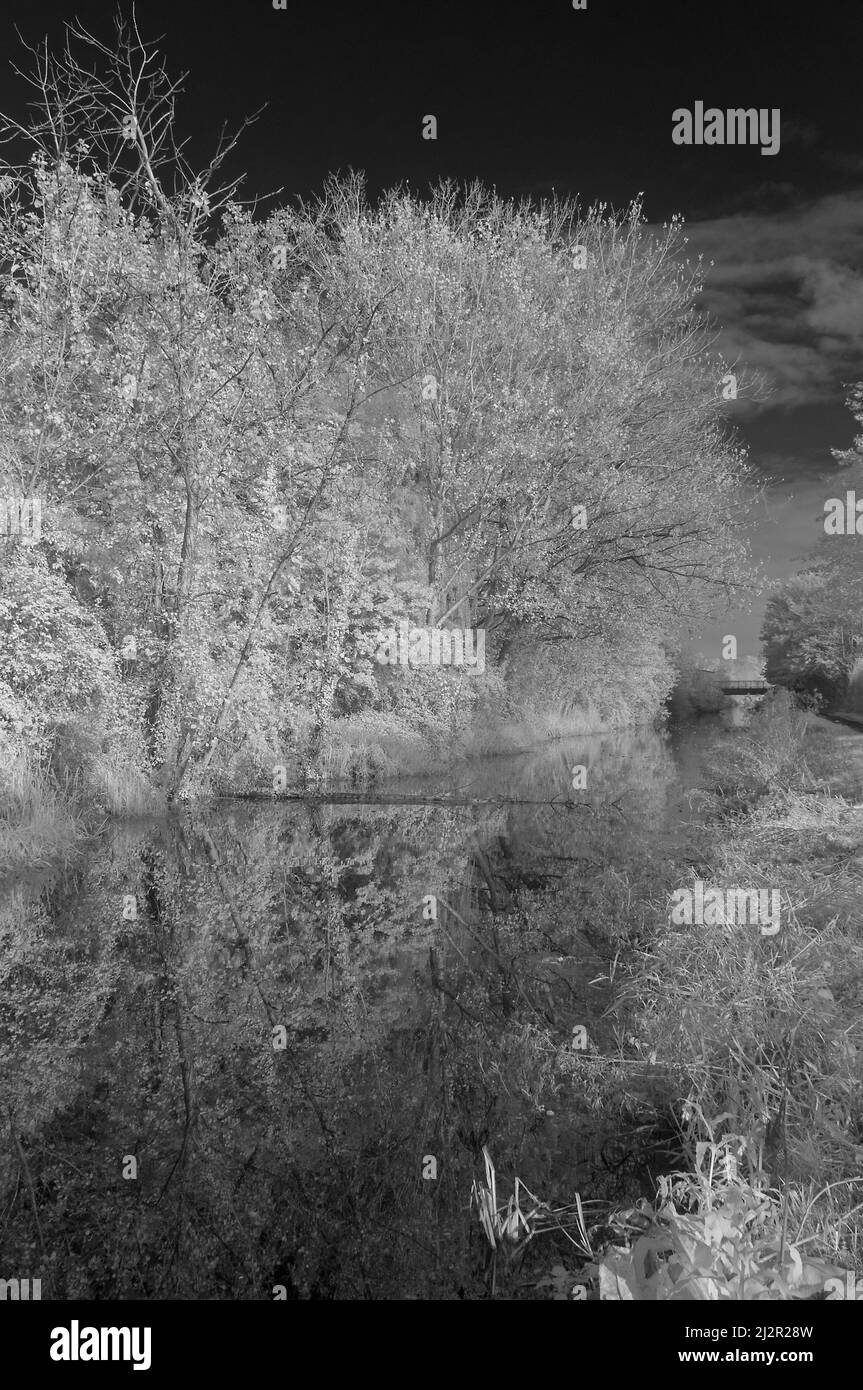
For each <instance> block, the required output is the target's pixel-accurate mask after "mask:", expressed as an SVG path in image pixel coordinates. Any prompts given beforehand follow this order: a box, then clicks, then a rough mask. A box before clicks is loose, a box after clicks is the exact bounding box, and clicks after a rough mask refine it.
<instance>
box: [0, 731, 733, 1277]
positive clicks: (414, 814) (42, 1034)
mask: <svg viewBox="0 0 863 1390" xmlns="http://www.w3.org/2000/svg"><path fill="white" fill-rule="evenodd" d="M715 733H716V726H715V725H713V724H711V723H709V722H707V721H703V722H702V723H700V724H699V725H697V726H693V727H692V728H691V729H689V730H688V731H685V732H683V733H682V734H678V735H676V736H675V738H674V739H670V738H669V737H668V736H667V735H663V734H657V733H653V732H645V731H640V732H635V733H628V734H625V735H617V736H614V737H610V738H591V739H584V740H580V741H579V742H578V743H574V744H571V745H570V744H566V745H564V744H555V745H553V746H551V745H550V746H549V747H547V748H543V749H540V750H538V751H537V752H535V753H532V754H529V755H521V756H518V757H508V758H497V759H490V760H488V761H487V762H485V763H483V764H482V765H480V766H479V767H474V766H472V767H470V768H469V769H467V768H466V769H462V770H461V771H460V772H459V773H457V774H453V775H450V776H449V777H446V778H444V777H441V778H437V779H431V780H425V781H423V782H422V783H413V784H409V783H402V784H400V785H399V787H398V789H397V791H398V793H399V794H400V795H402V796H405V795H416V796H425V797H430V796H432V795H437V796H442V795H446V796H450V797H454V798H458V800H459V802H460V803H464V804H449V805H440V804H429V803H428V802H426V803H425V804H422V803H419V804H404V803H403V802H402V803H399V802H397V803H395V804H387V803H386V802H381V803H380V804H362V805H350V804H349V805H345V804H334V805H329V804H318V803H311V802H309V803H285V802H282V803H279V804H275V803H253V802H248V801H228V802H224V803H221V804H220V805H219V806H218V807H217V808H216V809H215V810H207V811H206V812H205V813H201V814H189V815H184V816H182V817H176V818H172V819H170V820H165V821H161V822H158V823H153V822H147V823H142V824H134V825H128V824H125V825H114V826H111V827H110V828H109V829H106V831H105V833H104V834H103V835H102V836H101V838H100V839H99V841H98V843H97V845H96V846H94V848H93V850H92V852H91V853H90V854H89V856H88V857H87V858H86V860H85V861H84V862H83V864H82V865H81V866H80V867H79V868H78V869H77V870H76V872H75V873H70V874H67V875H65V876H63V875H53V876H52V875H48V876H45V877H43V878H42V879H41V880H40V881H38V882H37V881H33V880H30V881H28V882H26V883H24V882H22V883H19V884H17V885H14V886H13V887H12V889H11V890H10V891H9V892H7V893H6V895H5V899H4V901H3V907H2V916H0V961H2V967H0V969H2V976H0V1010H2V1012H0V1088H2V1092H0V1094H2V1106H3V1110H4V1112H5V1115H6V1116H8V1117H9V1124H8V1129H9V1138H10V1143H9V1146H8V1147H7V1149H6V1151H5V1152H4V1153H3V1155H2V1158H0V1195H2V1210H3V1223H4V1224H3V1227H2V1230H0V1263H2V1266H3V1267H2V1268H0V1275H4V1276H5V1277H11V1276H12V1275H13V1274H18V1275H19V1276H20V1277H26V1276H27V1275H29V1276H30V1277H41V1279H42V1287H43V1297H45V1298H61V1299H77V1298H87V1297H90V1298H99V1299H124V1298H146V1299H165V1298H171V1299H199V1298H207V1299H272V1298H274V1297H276V1296H279V1297H281V1296H284V1297H286V1298H289V1299H327V1298H339V1299H341V1298H373V1299H380V1298H433V1299H448V1298H469V1299H475V1298H486V1297H489V1296H492V1293H493V1296H495V1297H505V1298H532V1297H538V1296H541V1295H540V1293H539V1291H538V1290H537V1288H536V1280H537V1278H538V1277H539V1276H540V1275H541V1274H542V1273H544V1272H546V1271H547V1270H548V1268H549V1267H550V1266H551V1265H552V1264H554V1263H555V1262H556V1261H559V1260H560V1259H561V1258H562V1259H563V1260H564V1261H566V1260H567V1259H569V1258H570V1255H571V1252H572V1247H571V1246H570V1245H569V1243H568V1241H567V1239H566V1237H565V1236H563V1235H561V1234H555V1233H552V1234H550V1235H543V1236H541V1237H538V1238H537V1239H535V1240H534V1241H532V1242H530V1243H529V1244H528V1245H527V1247H526V1248H525V1249H523V1250H521V1251H519V1253H518V1254H517V1256H516V1257H515V1258H510V1257H509V1256H508V1255H507V1254H506V1253H500V1254H498V1255H496V1256H493V1255H492V1253H491V1251H490V1247H489V1245H488V1243H487V1241H486V1239H485V1237H484V1235H483V1233H482V1231H481V1229H480V1227H479V1224H478V1221H477V1217H476V1213H475V1212H472V1211H471V1210H470V1209H469V1197H470V1191H471V1185H472V1182H473V1180H474V1178H482V1177H483V1175H484V1158H483V1149H484V1147H485V1148H487V1150H488V1152H489V1154H490V1156H491V1158H492V1160H493V1162H494V1164H495V1168H496V1171H497V1178H498V1183H499V1190H498V1201H499V1202H500V1203H503V1202H505V1200H506V1198H507V1197H508V1196H509V1193H510V1192H511V1190H512V1182H513V1179H514V1177H515V1176H516V1175H518V1177H519V1179H520V1180H521V1181H522V1182H524V1183H526V1184H527V1187H528V1189H529V1191H530V1193H531V1194H534V1195H535V1197H536V1198H537V1199H538V1200H542V1201H545V1202H548V1203H550V1204H551V1205H553V1206H560V1205H563V1204H566V1203H569V1202H572V1200H573V1197H574V1194H575V1193H576V1192H578V1193H580V1195H581V1197H582V1199H583V1201H584V1202H585V1203H586V1212H587V1213H588V1217H589V1218H590V1216H591V1213H592V1214H593V1216H594V1218H595V1219H596V1220H597V1221H601V1219H602V1213H603V1212H604V1211H605V1210H606V1207H607V1204H608V1203H612V1202H619V1201H626V1200H629V1199H630V1198H636V1197H638V1196H639V1195H640V1194H642V1193H643V1194H645V1195H649V1194H652V1192H653V1189H654V1183H653V1179H654V1177H655V1175H656V1172H657V1171H662V1170H663V1158H665V1159H667V1158H668V1152H666V1153H665V1154H663V1149H662V1145H663V1143H667V1141H668V1140H669V1137H670V1136H669V1135H665V1136H663V1135H661V1134H658V1133H657V1132H656V1130H655V1128H651V1127H650V1126H648V1125H646V1124H645V1123H643V1121H642V1117H641V1116H640V1114H639V1104H638V1099H637V1096H636V1098H635V1099H634V1100H633V1101H632V1103H631V1104H630V1105H629V1106H628V1107H626V1106H623V1107H621V1106H618V1107H617V1109H616V1110H614V1111H613V1112H612V1111H611V1110H610V1109H609V1107H608V1105H607V1104H605V1103H604V1101H603V1098H602V1095H601V1094H600V1091H599V1089H598V1085H597V1084H595V1083H594V1078H596V1077H598V1076H599V1075H600V1073H601V1071H602V1068H603V1065H604V1064H603V1061H602V1059H603V1057H606V1056H608V1055H609V1054H610V1053H612V1052H613V1051H614V1049H615V1045H616V1030H618V1031H619V1030H621V1029H625V1017H624V1016H621V1015H620V1014H619V1013H618V1014H617V1015H616V1014H615V1013H613V1012H612V1013H610V1012H609V1010H610V1008H611V1006H613V1005H614V1003H615V1000H616V994H617V989H618V982H619V978H620V964H621V960H622V959H625V957H626V952H627V951H628V950H630V949H631V941H632V939H633V937H635V938H636V939H637V938H638V935H639V931H640V926H641V923H642V921H643V922H644V923H645V924H649V923H650V921H651V920H655V916H654V918H653V919H651V916H650V907H649V905H650V903H651V902H658V901H661V900H662V894H663V892H664V891H666V889H667V887H668V882H669V874H670V873H671V871H672V864H673V861H674V860H675V859H679V858H680V857H681V856H683V857H685V856H686V853H687V848H688V843H689V837H690V835H691V833H692V831H691V828H690V826H689V825H688V824H687V822H688V821H689V819H690V810H689V806H688V803H687V796H686V794H687V791H688V789H690V788H691V787H692V786H695V785H697V784H698V781H699V778H700V775H701V767H702V764H703V758H704V752H705V748H706V745H707V743H708V741H709V738H710V737H711V736H712V735H714V734H715ZM578 765H582V766H585V767H586V768H587V787H586V789H585V790H579V791H574V790H573V789H572V780H573V774H572V769H573V768H574V767H576V766H578ZM432 899H434V902H432V901H431V900H432ZM579 1029H583V1030H584V1033H583V1034H580V1033H579V1032H574V1030H579ZM580 1039H581V1040H585V1039H586V1042H587V1048H586V1050H585V1051H581V1050H580V1049H579V1040H580ZM674 1099H676V1098H675V1097H668V1100H669V1102H671V1101H673V1100H674ZM669 1152H670V1151H669ZM666 1166H667V1164H666ZM274 1290H276V1291H277V1292H276V1293H274Z"/></svg>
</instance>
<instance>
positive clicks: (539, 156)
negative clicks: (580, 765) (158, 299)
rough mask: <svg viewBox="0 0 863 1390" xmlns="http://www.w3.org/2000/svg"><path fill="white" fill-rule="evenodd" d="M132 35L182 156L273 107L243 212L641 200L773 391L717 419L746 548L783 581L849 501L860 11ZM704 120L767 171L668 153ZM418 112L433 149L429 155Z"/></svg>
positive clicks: (746, 630) (591, 14)
mask: <svg viewBox="0 0 863 1390" xmlns="http://www.w3.org/2000/svg"><path fill="white" fill-rule="evenodd" d="M114 10H115V5H114V3H113V0H97V2H95V3H93V2H91V3H81V4H79V5H77V6H74V5H61V4H59V3H49V2H47V0H28V3H27V4H26V5H24V4H20V5H18V4H16V0H12V6H11V13H9V14H7V15H5V16H4V17H3V19H2V20H0V34H2V39H3V41H4V42H3V50H4V52H5V53H6V54H8V55H9V56H10V57H14V55H15V54H16V52H19V51H20V49H19V45H18V40H17V38H16V34H15V26H16V25H17V26H18V28H20V30H21V32H22V34H23V36H24V37H25V38H26V39H27V40H28V41H30V42H32V41H36V40H40V39H41V38H42V37H43V36H44V35H45V34H47V35H48V37H49V39H53V40H56V39H58V38H59V37H60V35H61V33H62V25H63V21H64V19H71V18H73V17H74V16H76V15H77V16H78V17H79V18H80V19H81V20H82V21H83V22H84V23H85V25H87V27H89V28H91V29H93V30H94V31H95V32H97V33H98V34H99V35H100V36H102V37H105V38H108V37H109V36H110V34H111V32H112V24H111V21H112V15H113V13H114ZM137 15H138V22H139V26H140V28H141V31H142V34H143V36H144V37H145V38H157V37H159V36H161V35H164V39H163V42H162V44H161V47H162V48H163V50H164V52H165V55H166V57H167V60H168V63H169V65H170V66H171V68H172V70H174V71H178V70H184V69H188V70H189V74H190V75H189V79H188V82H187V88H186V97H185V98H184V100H183V101H182V103H181V105H180V109H179V119H180V126H181V130H182V132H183V133H184V134H188V135H190V136H191V137H192V145H191V154H192V157H193V158H194V156H195V154H199V155H200V156H204V155H205V154H206V153H207V152H209V150H210V149H211V147H212V144H213V142H214V140H215V137H216V135H217V134H218V131H219V129H220V127H221V126H222V124H223V122H225V121H227V123H228V125H229V126H231V127H234V126H238V125H239V124H240V122H241V121H242V119H243V117H244V116H246V115H248V114H250V113H251V112H253V111H255V110H256V109H257V108H258V107H260V106H262V105H263V104H264V103H266V109H265V110H264V112H263V113H262V115H261V116H260V118H259V120H258V122H257V123H256V124H255V125H254V126H253V127H252V128H251V129H250V130H248V131H247V132H246V133H245V135H244V137H243V142H242V146H241V151H240V155H239V158H238V160H237V162H236V164H235V166H234V167H233V169H232V171H231V172H232V173H238V172H241V171H245V172H246V173H247V174H248V179H247V182H246V185H245V192H246V193H247V194H249V195H252V194H263V193H266V192H268V191H270V190H273V189H276V188H278V187H283V188H284V190H285V193H287V194H289V193H297V192H301V193H309V192H313V191H314V190H316V189H317V188H319V186H320V184H321V182H322V180H323V179H324V177H325V176H326V174H327V173H328V172H330V171H334V170H337V169H341V170H343V171H344V170H347V169H348V168H350V167H352V168H354V169H361V170H364V171H365V172H366V174H367V177H368V180H369V184H370V188H371V191H372V192H374V191H376V190H377V189H379V188H381V187H383V186H386V185H388V184H392V183H396V182H401V181H407V182H409V183H410V185H411V186H412V187H413V188H415V189H417V190H418V191H422V190H423V189H424V188H425V187H427V186H428V184H429V182H434V181H436V180H437V179H438V178H439V177H440V176H441V175H448V176H452V177H454V178H457V179H459V180H466V179H473V178H481V179H483V180H484V181H485V182H487V183H489V184H492V185H494V186H495V187H496V188H497V190H498V192H500V193H502V194H505V195H508V194H519V195H532V196H540V195H542V194H545V193H549V192H550V191H551V190H552V189H554V190H556V191H557V192H559V193H561V194H572V195H577V196H578V197H579V198H580V200H581V202H582V203H583V205H585V206H587V205H589V204H591V203H593V202H596V201H600V200H604V201H607V202H608V203H610V204H611V205H612V206H615V207H621V208H622V207H624V206H625V205H626V204H628V203H629V201H630V200H631V199H632V198H633V197H634V196H635V195H636V194H638V193H639V192H643V193H644V205H645V211H646V214H647V216H648V219H649V220H650V221H651V222H657V223H661V222H663V221H665V220H666V219H667V218H669V217H670V216H671V214H672V213H680V214H682V215H683V216H684V218H685V219H686V222H687V224H688V225H687V233H688V235H689V236H690V239H691V241H690V246H691V249H692V251H693V253H694V254H696V253H697V252H699V251H703V252H704V253H705V255H706V256H707V257H708V258H712V259H713V260H714V261H715V263H716V264H715V267H714V270H713V272H712V273H711V276H710V278H709V279H708V285H707V292H706V304H707V307H709V308H710V309H711V310H712V311H713V313H714V314H715V315H716V316H717V317H718V320H719V322H720V324H721V325H722V336H721V340H720V344H719V345H720V347H721V348H722V350H723V351H724V352H725V354H726V356H727V357H728V358H729V359H732V360H735V359H738V358H739V360H740V362H741V363H742V364H743V363H746V364H749V365H751V366H754V367H757V368H759V369H760V371H761V372H762V374H763V376H764V380H765V383H766V387H767V394H766V399H764V400H763V401H760V402H759V403H757V404H756V405H752V404H744V403H738V405H737V406H735V407H733V409H734V412H735V421H736V423H738V425H739V428H740V430H741V434H742V437H743V439H744V441H745V442H747V443H748V444H749V446H750V449H751V458H752V462H753V464H754V465H755V466H756V468H757V469H758V470H759V472H760V473H761V474H762V476H763V479H764V482H765V484H766V493H765V500H764V503H763V504H759V506H758V508H757V511H756V514H755V516H754V518H753V532H752V533H753V539H754V543H755V547H756V551H757V552H758V553H759V554H760V555H761V556H763V557H764V559H765V560H766V561H767V563H768V570H769V573H771V574H773V575H783V574H787V573H789V572H791V571H792V570H793V569H794V567H795V564H796V563H797V562H798V559H799V556H800V554H801V553H802V552H803V551H805V550H807V549H809V548H811V546H812V545H814V544H815V543H817V541H818V539H819V536H820V535H821V534H823V531H822V517H823V504H824V501H825V499H826V497H828V496H831V495H834V494H836V493H837V492H839V491H841V492H843V493H844V490H845V482H844V478H842V475H841V474H840V473H839V471H838V470H837V469H836V467H835V465H834V464H833V461H832V459H831V456H830V452H829V450H830V446H831V445H835V446H838V447H847V445H848V444H849V443H850V441H851V438H852V436H853V433H854V426H853V420H852V418H851V416H850V414H849V413H848V412H847V411H845V410H844V409H843V408H842V400H843V396H844V390H843V383H844V382H850V381H853V380H855V379H859V378H861V377H863V96H861V94H863V3H861V0H831V2H830V3H829V4H818V5H812V4H805V5H804V4H802V3H800V0H798V2H797V3H796V4H795V3H793V2H792V3H787V4H778V3H774V0H730V2H729V3H724V4H722V3H718V4H715V5H707V4H704V3H700V4H699V3H693V0H666V3H654V4H651V3H649V0H641V3H639V4H636V3H632V0H626V2H625V3H623V2H622V0H587V8H586V9H585V10H574V9H573V7H572V0H539V3H527V0H525V3H522V4H503V3H501V4H490V3H485V0H483V3H473V0H462V3H460V4H458V3H450V2H449V0H445V2H444V0H424V3H414V4H408V3H406V0H402V3H401V4H398V5H395V4H389V3H380V2H379V0H375V2H374V3H371V4H365V5H363V4H360V3H355V4H353V5H348V4H344V3H341V0H339V3H332V0H319V2H318V3H315V4H300V3H298V0H287V8H286V9H285V10H274V9H273V6H272V3H271V0H245V3H239V0H238V3H236V4H234V5H219V4H218V3H215V4H214V3H209V2H208V0H198V3H197V4H190V3H188V0H178V3H175V4H171V5H169V4H163V3H161V0H159V2H158V3H157V2H156V0H140V3H139V4H138V6H137ZM25 57H26V55H25ZM22 100H23V93H22V87H21V83H20V81H18V80H17V79H15V78H13V77H12V75H11V74H10V73H9V72H8V70H7V69H5V66H4V69H3V70H2V71H0V109H4V110H11V111H12V112H14V113H15V114H20V113H21V105H22ZM696 101H702V102H703V103H704V105H705V107H711V106H713V107H718V108H721V109H725V108H726V107H756V108H759V109H760V108H774V107H778V108H779V110H780V112H781V144H780V149H779V152H778V153H777V154H775V155H772V156H771V155H762V153H761V150H760V147H759V146H757V145H755V146H730V145H725V146H722V145H713V146H706V145H702V146H692V147H684V146H679V145H675V144H674V143H673V142H672V139H671V132H672V112H673V111H674V110H675V109H676V108H678V107H687V108H689V109H692V108H693V107H694V105H695V102H696ZM427 114H433V115H435V116H436V117H437V121H438V138H437V140H436V141H426V140H423V139H422V137H421V127H422V118H423V116H425V115H427ZM762 610H763V599H762V600H760V601H759V602H758V603H757V604H756V607H755V609H754V610H753V612H752V613H751V614H750V615H749V616H748V617H744V616H742V615H741V614H734V615H732V616H730V617H725V618H722V619H721V620H719V621H718V622H717V624H715V625H714V626H713V627H711V628H710V630H709V631H708V632H706V633H704V634H702V638H701V640H700V642H699V645H700V647H701V649H702V650H703V651H704V652H705V654H706V655H718V647H717V642H718V637H719V636H720V635H721V634H723V633H725V632H734V633H735V634H737V635H738V640H739V643H740V649H741V654H745V653H746V652H754V651H755V650H756V649H757V632H758V626H759V623H760V615H761V612H762Z"/></svg>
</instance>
